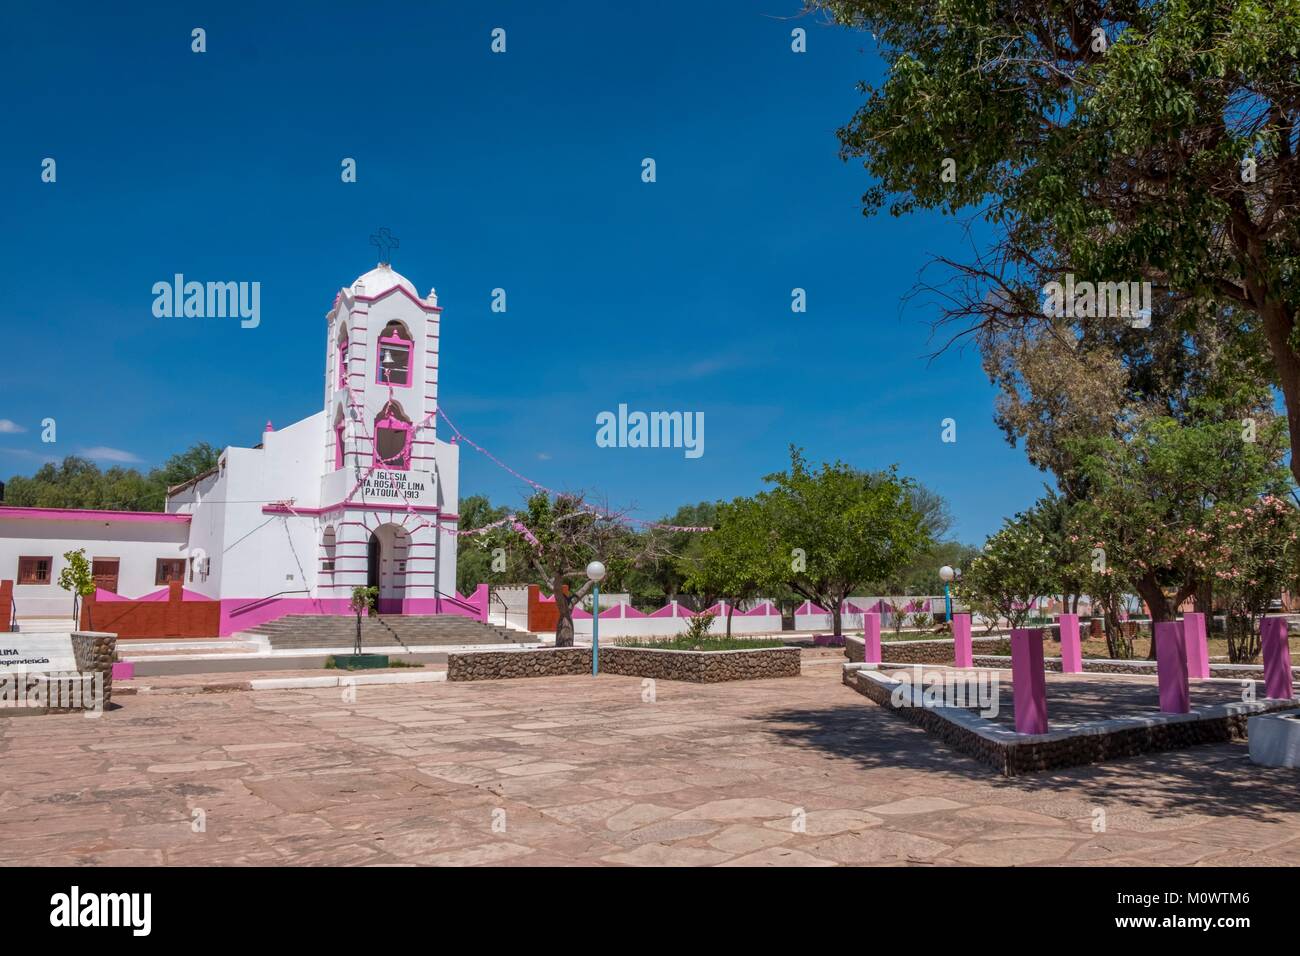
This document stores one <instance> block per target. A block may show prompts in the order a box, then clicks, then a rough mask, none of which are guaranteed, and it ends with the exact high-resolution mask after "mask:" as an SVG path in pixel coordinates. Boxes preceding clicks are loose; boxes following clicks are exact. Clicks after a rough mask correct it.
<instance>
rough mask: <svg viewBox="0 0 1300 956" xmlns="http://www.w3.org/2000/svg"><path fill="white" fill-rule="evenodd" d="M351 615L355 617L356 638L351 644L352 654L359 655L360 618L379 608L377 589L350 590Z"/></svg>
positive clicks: (362, 587)
mask: <svg viewBox="0 0 1300 956" xmlns="http://www.w3.org/2000/svg"><path fill="white" fill-rule="evenodd" d="M349 606H350V607H351V608H352V613H353V614H355V615H356V616H357V636H356V640H355V641H353V644H352V653H353V654H360V653H361V616H362V615H363V614H369V613H370V612H371V611H374V610H375V608H377V607H378V606H379V588H376V587H365V586H364V585H358V586H357V587H354V588H353V589H352V600H351V601H350V602H349Z"/></svg>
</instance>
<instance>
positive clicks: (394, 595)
mask: <svg viewBox="0 0 1300 956" xmlns="http://www.w3.org/2000/svg"><path fill="white" fill-rule="evenodd" d="M409 544H410V536H409V535H407V533H406V532H405V531H404V530H403V529H402V528H401V527H399V526H398V525H395V524H382V525H380V526H379V527H378V528H376V529H375V530H374V531H372V532H371V533H370V540H369V541H368V542H367V543H366V585H367V586H368V587H372V588H378V589H379V608H378V609H379V613H380V614H401V613H402V601H403V599H404V598H405V597H406V552H407V547H408V546H409Z"/></svg>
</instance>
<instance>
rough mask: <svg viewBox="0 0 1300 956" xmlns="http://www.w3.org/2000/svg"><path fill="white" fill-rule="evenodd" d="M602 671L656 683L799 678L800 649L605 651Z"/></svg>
mask: <svg viewBox="0 0 1300 956" xmlns="http://www.w3.org/2000/svg"><path fill="white" fill-rule="evenodd" d="M600 672H601V673H602V674H623V675H626V676H628V677H652V678H654V679H656V680H683V681H690V682H691V683H694V684H717V683H720V682H721V681H729V680H762V679H765V678H770V677H798V676H799V648H797V647H755V648H752V649H750V650H738V651H666V650H660V649H658V648H653V647H611V648H608V649H606V648H601V651H600Z"/></svg>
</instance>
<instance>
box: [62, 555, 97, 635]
mask: <svg viewBox="0 0 1300 956" xmlns="http://www.w3.org/2000/svg"><path fill="white" fill-rule="evenodd" d="M63 560H64V561H66V562H67V564H66V565H65V566H64V568H63V570H62V571H60V572H59V587H61V588H63V590H65V591H71V592H72V621H73V627H74V628H75V627H79V626H80V623H79V617H78V613H77V610H78V607H79V605H80V604H81V599H82V598H84V597H89V596H90V595H92V594H94V593H95V578H94V575H93V574H92V573H91V568H90V562H89V561H87V560H86V549H85V548H78V549H77V550H76V551H65V552H64V553H63ZM88 623H90V622H88Z"/></svg>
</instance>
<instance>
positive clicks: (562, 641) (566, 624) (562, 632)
mask: <svg viewBox="0 0 1300 956" xmlns="http://www.w3.org/2000/svg"><path fill="white" fill-rule="evenodd" d="M556 603H559V602H558V601H557V602H556ZM555 646H556V647H572V646H573V610H572V609H571V608H570V609H566V610H563V611H561V612H560V616H559V617H557V618H556V619H555Z"/></svg>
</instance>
